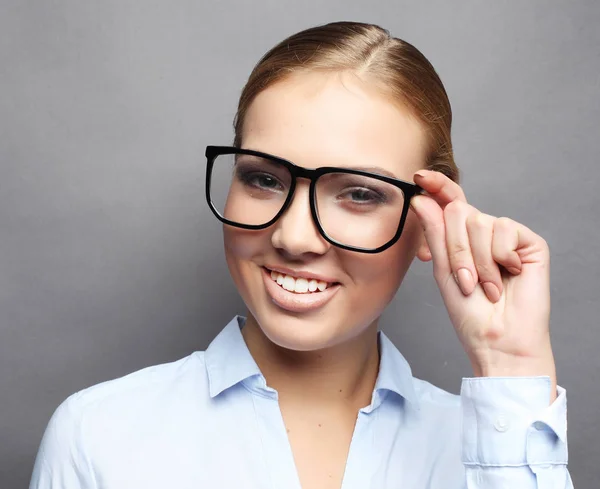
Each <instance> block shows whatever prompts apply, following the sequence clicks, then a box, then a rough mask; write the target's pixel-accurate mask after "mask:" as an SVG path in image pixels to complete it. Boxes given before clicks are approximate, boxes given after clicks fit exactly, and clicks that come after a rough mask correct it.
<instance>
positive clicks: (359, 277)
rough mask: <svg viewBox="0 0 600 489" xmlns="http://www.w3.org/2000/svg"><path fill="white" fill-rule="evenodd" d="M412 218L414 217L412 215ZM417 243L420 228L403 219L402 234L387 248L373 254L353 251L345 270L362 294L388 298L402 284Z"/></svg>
mask: <svg viewBox="0 0 600 489" xmlns="http://www.w3.org/2000/svg"><path fill="white" fill-rule="evenodd" d="M413 217H414V216H413ZM420 242H421V228H420V225H419V223H418V221H417V220H416V219H410V218H409V219H407V221H406V223H405V226H404V230H403V231H402V236H401V237H400V239H399V240H398V241H397V242H396V243H395V244H394V245H393V246H392V247H391V248H388V249H387V250H385V251H384V252H382V253H376V254H374V255H367V254H364V255H360V254H356V255H354V256H353V257H352V260H350V259H349V260H348V263H347V266H346V269H347V271H348V272H349V274H350V275H351V276H352V277H353V279H354V281H355V283H356V284H357V285H359V289H360V290H361V293H362V294H363V295H369V296H372V295H380V296H383V297H386V298H389V299H390V300H391V298H392V297H393V296H394V294H395V293H396V290H397V289H398V287H399V286H400V284H401V283H402V279H403V278H404V275H405V274H406V272H407V270H408V268H409V267H410V264H411V263H412V261H413V259H414V257H415V255H416V253H417V250H418V247H419V244H420Z"/></svg>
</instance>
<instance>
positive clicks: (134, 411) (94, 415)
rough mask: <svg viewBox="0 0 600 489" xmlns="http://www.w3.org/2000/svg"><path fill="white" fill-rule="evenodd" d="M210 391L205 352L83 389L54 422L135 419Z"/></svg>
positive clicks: (71, 423)
mask: <svg viewBox="0 0 600 489" xmlns="http://www.w3.org/2000/svg"><path fill="white" fill-rule="evenodd" d="M204 394H206V395H208V382H207V378H206V368H205V363H204V352H194V353H192V354H191V355H188V356H187V357H184V358H182V359H179V360H177V361H174V362H170V363H165V364H160V365H153V366H150V367H146V368H143V369H141V370H138V371H136V372H133V373H130V374H128V375H125V376H123V377H120V378H117V379H113V380H109V381H106V382H102V383H100V384H96V385H93V386H91V387H88V388H86V389H83V390H80V391H78V392H76V393H74V394H72V395H71V396H69V397H68V398H67V399H66V400H64V401H63V402H62V403H61V404H60V406H59V407H58V408H57V409H56V411H55V413H54V415H53V417H52V419H51V424H56V425H60V429H61V430H63V429H68V427H70V429H75V427H79V428H82V425H83V424H87V425H88V426H99V425H102V424H103V421H104V422H109V423H110V424H111V425H112V426H114V425H115V424H119V421H120V420H123V421H124V422H125V421H131V420H132V419H136V418H137V419H140V418H144V417H145V413H148V412H151V411H152V412H156V411H161V410H165V409H175V408H176V407H177V406H178V405H182V404H184V401H186V400H189V399H190V398H193V397H199V398H202V396H203V395H204Z"/></svg>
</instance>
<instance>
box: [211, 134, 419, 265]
mask: <svg viewBox="0 0 600 489" xmlns="http://www.w3.org/2000/svg"><path fill="white" fill-rule="evenodd" d="M230 154H244V155H250V156H257V157H259V158H265V159H268V160H271V161H274V162H275V163H278V164H280V165H282V166H284V167H285V168H287V170H288V171H289V172H290V176H291V177H292V178H291V183H290V189H289V192H288V195H287V197H286V200H285V202H284V203H283V205H282V207H281V209H280V211H279V212H278V213H277V214H276V215H275V217H273V219H271V220H270V221H268V222H267V223H265V224H241V223H239V222H235V221H230V220H229V219H226V218H225V217H223V216H222V215H221V214H220V213H219V211H218V210H217V208H216V207H215V205H214V204H213V202H212V198H211V194H210V184H211V176H212V169H213V166H214V163H215V160H216V158H217V156H221V155H230ZM205 155H206V158H207V166H206V201H207V202H208V206H209V207H210V209H211V210H212V212H213V214H214V215H215V216H216V217H217V219H219V221H221V222H223V223H224V224H227V225H229V226H234V227H238V228H242V229H253V230H259V229H266V228H268V227H269V226H271V225H273V224H274V223H275V222H276V221H277V219H279V218H280V217H281V215H282V214H283V213H284V212H285V211H286V209H287V208H288V207H289V205H290V203H291V202H292V199H293V197H294V191H295V189H296V179H298V178H305V179H307V180H310V187H309V201H310V213H311V215H312V219H313V222H314V223H315V226H317V229H318V230H319V233H320V234H321V236H323V238H324V239H325V240H326V241H327V242H328V243H330V244H332V245H334V246H337V247H338V248H342V249H344V250H349V251H357V252H359V253H381V252H382V251H384V250H386V249H388V248H389V247H390V246H392V245H393V244H394V243H396V241H398V239H399V238H400V236H401V234H402V230H403V228H404V223H405V222H406V216H407V214H408V209H409V207H410V199H411V198H412V197H413V196H415V195H418V194H421V193H423V189H422V188H421V187H419V186H418V185H416V184H414V183H410V182H406V181H404V180H399V179H397V178H391V177H388V176H385V175H379V174H377V173H371V172H367V171H363V170H355V169H353V168H340V167H328V166H323V167H319V168H315V169H310V168H303V167H301V166H298V165H296V164H295V163H292V162H291V161H289V160H286V159H284V158H280V157H278V156H274V155H271V154H268V153H263V152H261V151H255V150H252V149H242V148H236V147H234V146H212V145H211V146H207V147H206V152H205ZM330 173H347V174H352V175H360V176H365V177H370V178H374V179H376V180H381V181H382V182H386V183H389V184H390V185H393V186H395V187H397V188H399V189H400V190H402V192H403V193H404V208H403V209H402V214H401V216H400V222H399V223H398V229H397V230H396V234H394V236H393V237H392V238H391V239H390V240H389V241H388V242H387V243H386V244H384V245H383V246H380V247H378V248H360V247H356V246H348V245H345V244H343V243H340V242H338V241H336V240H335V239H333V238H331V237H330V236H328V235H327V233H326V232H325V230H324V229H323V226H322V225H321V222H320V220H319V213H318V211H317V202H316V198H315V193H316V185H317V180H318V179H319V178H320V177H322V176H323V175H327V174H330Z"/></svg>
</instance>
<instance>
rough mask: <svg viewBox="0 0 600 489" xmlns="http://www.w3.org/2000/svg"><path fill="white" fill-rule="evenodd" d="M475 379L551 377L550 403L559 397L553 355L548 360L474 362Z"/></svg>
mask: <svg viewBox="0 0 600 489" xmlns="http://www.w3.org/2000/svg"><path fill="white" fill-rule="evenodd" d="M471 366H472V368H473V375H474V376H475V377H539V376H547V377H550V383H551V390H550V403H552V402H553V401H554V400H555V399H556V397H557V391H556V366H555V364H554V358H553V357H552V354H550V356H549V357H548V358H524V357H513V358H510V359H508V358H507V359H505V361H498V360H496V361H492V362H490V361H485V362H482V361H472V362H471Z"/></svg>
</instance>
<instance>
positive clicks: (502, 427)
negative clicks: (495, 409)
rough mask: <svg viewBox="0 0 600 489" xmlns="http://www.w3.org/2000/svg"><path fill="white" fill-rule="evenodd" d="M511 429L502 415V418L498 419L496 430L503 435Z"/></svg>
mask: <svg viewBox="0 0 600 489" xmlns="http://www.w3.org/2000/svg"><path fill="white" fill-rule="evenodd" d="M509 427H510V424H509V422H508V420H507V419H506V417H505V416H504V415H502V414H501V415H500V416H498V417H497V418H496V422H495V423H494V428H496V430H497V431H500V432H501V433H503V432H505V431H506V430H508V428H509Z"/></svg>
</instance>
